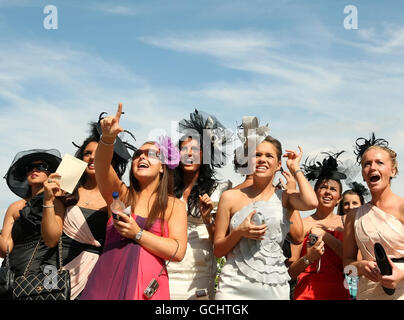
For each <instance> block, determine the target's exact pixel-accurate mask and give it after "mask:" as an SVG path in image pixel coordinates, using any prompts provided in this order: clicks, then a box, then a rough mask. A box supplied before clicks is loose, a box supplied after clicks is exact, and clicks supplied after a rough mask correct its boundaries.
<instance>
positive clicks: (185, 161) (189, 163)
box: [183, 158, 194, 166]
mask: <svg viewBox="0 0 404 320" xmlns="http://www.w3.org/2000/svg"><path fill="white" fill-rule="evenodd" d="M183 163H184V164H185V165H187V166H190V165H193V164H194V159H193V158H186V159H184V162H183Z"/></svg>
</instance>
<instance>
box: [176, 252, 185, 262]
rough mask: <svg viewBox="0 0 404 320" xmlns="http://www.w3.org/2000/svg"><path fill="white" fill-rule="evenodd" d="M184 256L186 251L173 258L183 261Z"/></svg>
mask: <svg viewBox="0 0 404 320" xmlns="http://www.w3.org/2000/svg"><path fill="white" fill-rule="evenodd" d="M184 257H185V251H184V252H183V253H180V254H177V255H175V257H174V258H173V261H174V262H181V261H182V259H184Z"/></svg>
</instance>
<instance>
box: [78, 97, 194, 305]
mask: <svg viewBox="0 0 404 320" xmlns="http://www.w3.org/2000/svg"><path fill="white" fill-rule="evenodd" d="M121 114H122V104H119V107H118V111H117V113H116V115H115V116H114V117H112V116H110V117H106V118H105V119H103V120H102V121H101V128H102V136H101V138H100V141H99V145H98V148H97V151H96V156H95V167H96V172H95V174H96V179H97V184H98V187H99V190H100V192H101V194H102V196H103V198H104V199H105V201H106V203H107V205H108V208H109V212H108V214H109V220H108V223H107V230H106V239H105V245H104V250H103V253H102V254H101V256H100V258H99V259H98V262H97V264H96V265H95V267H94V270H93V272H92V273H91V275H90V277H89V279H88V282H87V285H86V287H85V289H84V292H83V294H82V296H81V299H83V300H143V299H156V300H166V299H169V298H170V292H169V286H168V276H167V271H166V268H165V261H166V260H171V261H181V260H182V258H183V257H184V254H185V249H186V243H187V234H186V230H187V229H186V211H185V205H184V203H183V202H182V201H180V200H178V199H176V198H175V196H173V171H172V170H173V169H174V168H175V167H176V166H177V165H178V163H179V152H178V150H177V149H176V148H175V146H174V145H173V144H172V143H171V140H170V139H169V138H161V139H160V140H159V142H146V143H144V144H143V145H142V146H141V147H140V149H138V150H136V151H135V153H134V155H133V160H132V167H131V170H130V176H129V180H130V186H129V187H127V186H126V185H125V184H124V183H123V182H122V181H121V180H120V179H119V178H118V176H117V175H116V173H115V171H114V170H113V169H112V167H111V165H110V163H111V159H112V154H113V146H114V141H115V139H116V137H117V135H118V133H120V132H122V131H123V129H122V128H120V126H119V120H120V117H121ZM113 192H118V193H119V198H120V200H121V201H123V202H124V204H125V206H126V207H127V208H126V209H125V210H124V212H118V213H117V215H118V216H119V220H118V219H115V218H112V213H111V210H110V205H111V203H112V193H113ZM125 212H127V213H128V215H127V214H125ZM153 279H155V280H157V282H158V288H157V290H156V291H155V293H154V294H153V295H152V296H149V297H148V296H147V295H145V293H144V291H145V289H146V288H147V287H148V285H149V283H150V282H151V281H153Z"/></svg>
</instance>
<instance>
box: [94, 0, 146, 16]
mask: <svg viewBox="0 0 404 320" xmlns="http://www.w3.org/2000/svg"><path fill="white" fill-rule="evenodd" d="M91 8H92V9H95V10H97V11H100V12H103V13H107V14H113V15H120V16H135V15H137V14H138V10H137V9H135V8H134V7H133V6H128V5H119V4H98V3H97V4H94V5H92V6H91Z"/></svg>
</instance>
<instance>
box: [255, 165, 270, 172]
mask: <svg viewBox="0 0 404 320" xmlns="http://www.w3.org/2000/svg"><path fill="white" fill-rule="evenodd" d="M267 169H268V168H267V167H265V166H257V167H256V171H257V172H263V171H266V170H267Z"/></svg>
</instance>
